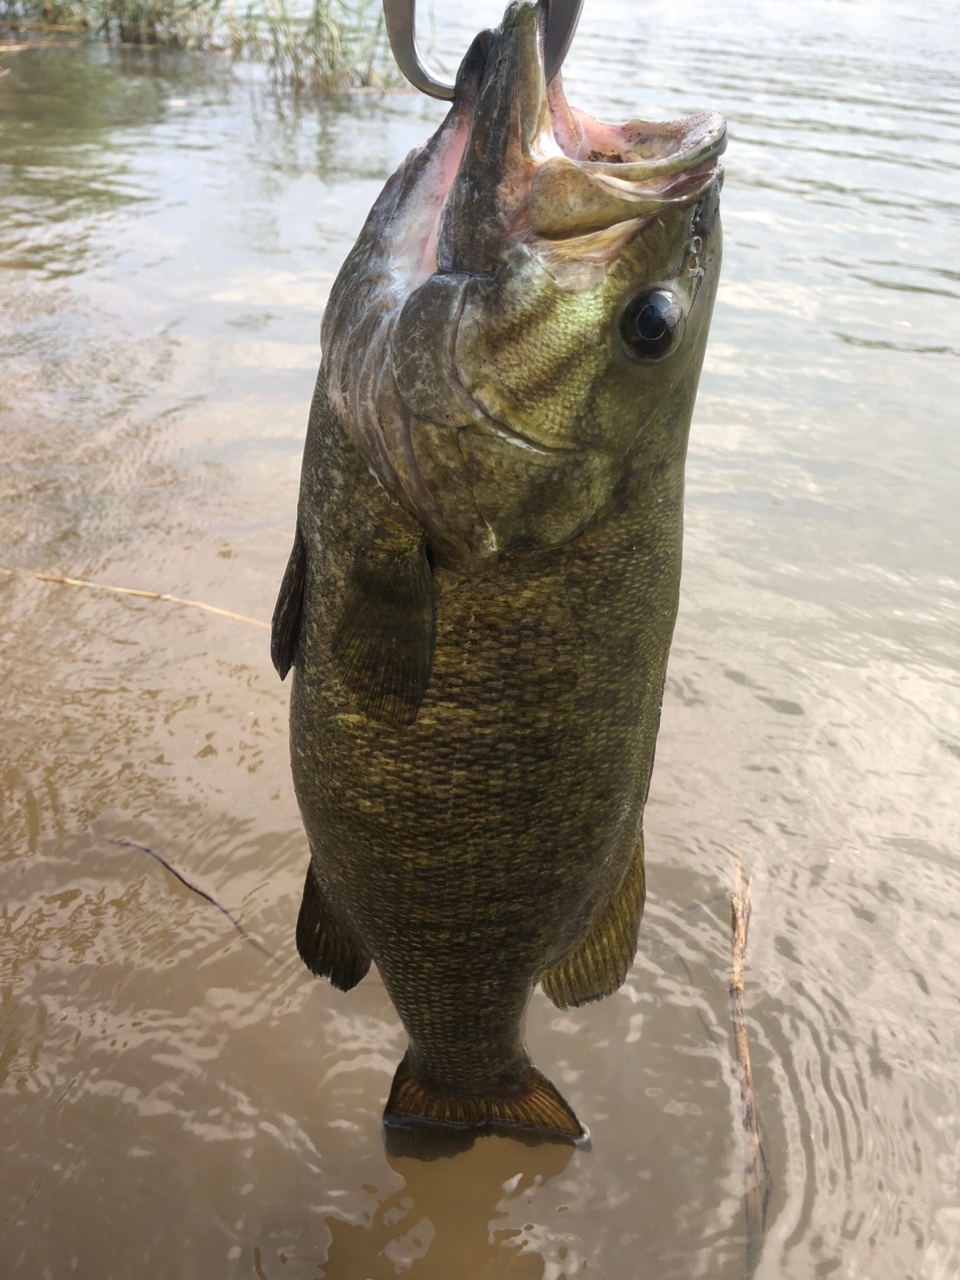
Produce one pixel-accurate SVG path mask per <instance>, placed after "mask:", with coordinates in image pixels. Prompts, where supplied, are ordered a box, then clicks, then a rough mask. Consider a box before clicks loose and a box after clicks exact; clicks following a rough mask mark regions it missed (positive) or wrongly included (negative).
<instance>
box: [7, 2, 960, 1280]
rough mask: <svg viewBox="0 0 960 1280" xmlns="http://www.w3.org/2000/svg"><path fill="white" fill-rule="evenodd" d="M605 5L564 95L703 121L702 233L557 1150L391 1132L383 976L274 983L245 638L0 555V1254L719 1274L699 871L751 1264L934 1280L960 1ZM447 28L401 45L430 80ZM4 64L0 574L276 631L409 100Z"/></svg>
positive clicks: (948, 881)
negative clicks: (635, 872) (391, 1138)
mask: <svg viewBox="0 0 960 1280" xmlns="http://www.w3.org/2000/svg"><path fill="white" fill-rule="evenodd" d="M448 7H450V8H452V7H453V6H448ZM497 7H498V6H497V5H491V4H488V3H483V4H479V5H477V6H476V8H475V9H472V10H471V15H472V19H473V21H475V22H476V24H477V25H479V23H480V22H481V21H488V22H489V21H495V20H496V17H497ZM638 12H640V11H639V10H638V9H637V8H636V7H635V6H634V5H633V4H632V3H629V2H628V0H587V4H586V14H585V16H584V19H583V30H582V31H581V33H580V34H579V36H578V38H577V41H576V43H575V45H574V50H573V52H572V54H571V56H570V58H569V60H568V63H567V73H566V80H567V85H568V91H569V94H570V97H571V99H572V100H573V101H575V102H577V103H579V104H582V105H584V106H586V107H588V108H589V109H592V110H595V111H597V112H598V113H600V114H605V113H607V114H609V115H611V116H612V117H615V118H616V117H620V118H623V117H626V116H628V115H636V114H648V115H653V116H656V117H660V118H667V117H670V116H674V115H678V114H682V113H685V112H688V111H692V110H695V109H697V108H700V107H712V108H715V109H717V110H720V111H722V112H723V113H724V114H725V115H726V116H727V118H728V121H729V125H730V147H729V152H728V156H727V164H726V167H727V182H726V186H725V189H724V226H725V236H726V256H725V264H724V271H723V277H722V280H721V288H720V298H719V302H718V306H717V311H716V315H715V319H714V324H713V330H712V337H711V343H710V347H709V349H708V355H707V364H706V368H705V373H704V377H703V382H702V385H701V393H700V399H699V402H698V406H697V412H696V415H695V419H694V426H693V432H692V437H691V452H690V461H689V466H688V503H687V535H686V562H685V577H684V584H683V598H682V605H681V614H680V620H679V624H678V628H677V634H676V640H675V644H674V649H673V655H672V658H671V668H670V678H669V687H668V694H667V699H666V703H665V707H664V715H663V725H662V729H661V734H660V741H659V748H658V762H657V769H656V772H655V776H654V783H653V789H652V794H651V798H650V803H649V805H648V809H647V818H646V828H647V844H648V874H649V889H650V896H649V899H648V906H647V912H646V916H645V919H644V924H643V928H642V931H641V945H640V951H639V954H638V956H637V961H636V964H635V966H634V969H633V972H632V974H631V976H630V978H629V980H628V983H627V985H626V986H625V987H624V989H623V990H622V991H621V992H620V993H618V994H617V995H616V996H614V997H612V998H611V999H609V1000H607V1001H605V1002H603V1003H602V1004H599V1005H594V1006H592V1007H589V1008H586V1009H583V1010H580V1011H575V1012H573V1013H566V1014H560V1013H558V1012H557V1011H556V1010H555V1009H554V1008H553V1007H552V1006H551V1005H549V1003H548V1002H547V1001H546V999H545V998H544V997H543V996H542V995H541V994H540V993H539V992H538V993H537V994H536V996H535V998H534V1001H533V1005H532V1008H531V1012H530V1019H529V1043H530V1048H531V1050H532V1052H533V1056H534V1058H535V1060H536V1061H537V1063H538V1064H539V1065H540V1066H541V1068H543V1069H544V1070H545V1071H546V1072H547V1073H548V1074H549V1075H551V1076H552V1077H553V1079H555V1080H556V1081H557V1083H558V1084H559V1085H560V1086H561V1087H562V1088H563V1090H564V1092H565V1093H566V1095H567V1096H568V1098H569V1099H570V1101H571V1103H572V1104H573V1105H574V1107H575V1108H576V1109H577V1111H578V1113H579V1114H580V1115H581V1116H582V1117H583V1118H584V1119H585V1121H586V1122H587V1123H588V1124H589V1126H590V1129H591V1133H592V1138H593V1148H592V1150H591V1151H589V1152H581V1151H571V1150H569V1149H567V1148H565V1147H549V1146H548V1147H539V1148H529V1147H526V1146H523V1145H521V1144H519V1143H517V1142H515V1141H512V1140H509V1139H503V1138H487V1139H484V1140H482V1141H480V1142H478V1143H477V1144H476V1146H475V1147H474V1148H473V1149H472V1150H471V1151H469V1152H468V1153H466V1154H463V1155H460V1156H458V1157H457V1158H456V1159H455V1160H453V1161H450V1160H438V1161H434V1162H419V1161H415V1160H411V1159H409V1158H406V1157H404V1156H397V1155H392V1154H390V1153H388V1152H386V1151H385V1149H384V1144H383V1139H382V1135H381V1128H380V1112H381V1109H382V1106H383V1102H384V1099H385V1097H386V1093H387V1090H388V1087H389V1082H390V1078H391V1075H392V1072H393V1069H394V1066H395V1064H396V1062H397V1060H398V1058H399V1056H400V1054H401V1052H402V1048H403V1033H402V1030H401V1028H400V1026H399V1024H398V1021H397V1019H396V1017H395V1015H394V1013H393V1011H392V1009H391V1007H390V1004H389V1002H388V1000H387V998H386V996H385V993H384V990H383V988H382V985H381V984H380V982H379V980H378V979H377V977H376V975H375V974H372V975H371V976H370V977H368V978H367V979H366V980H365V981H364V982H363V983H362V984H361V986H360V987H359V988H357V989H356V990H355V991H353V992H351V993H349V994H348V995H341V994H338V993H336V992H334V991H332V990H331V988H329V986H327V985H326V984H325V983H322V982H319V981H316V980H314V979H312V978H311V977H310V976H309V975H308V974H307V972H306V971H305V970H304V969H303V968H302V966H301V965H300V964H299V961H298V960H297V959H296V956H295V951H294V947H293V925H294V920H295V913H296V909H297V906H298V902H299V893H300V887H301V883H302V875H303V867H304V863H305V858H306V849H305V841H304V837H303V834H302V830H301V827H300V823H299V818H298V814H297V810H296V805H295V802H294V799H293V796H292V790H291V785H290V780H289V769H288V759H287V748H286V699H287V686H285V685H281V684H280V683H279V681H278V680H277V679H276V677H275V675H274V673H273V670H272V668H271V667H270V665H269V661H268V658H267V653H266V632H265V631H263V630H261V629H258V628H256V627H254V626H251V625H249V624H246V623H242V622H238V621H233V620H230V619H226V618H223V617H218V616H215V615H211V614H206V613H202V612H199V611H197V610H193V609H189V608H184V607H180V606H176V605H172V604H167V603H160V602H157V601H152V600H144V599H135V598H129V597H120V596H113V595H108V594H103V593H99V592H93V591H89V590H85V589H82V588H77V587H70V586H61V585H54V584H51V583H44V582H39V581H36V580H33V579H29V578H24V577H20V576H4V575H0V640H2V650H0V652H2V659H0V661H2V664H3V681H4V694H5V696H4V699H3V703H2V706H0V819H2V835H0V878H2V902H3V905H2V907H0V984H2V988H0V989H2V995H0V1001H2V1003H0V1009H2V1014H0V1017H2V1025H0V1120H2V1136H3V1159H2V1162H0V1266H2V1270H3V1274H4V1275H5V1276H17V1277H21V1276H22V1277H31V1278H33V1277H38V1278H39V1277H55V1278H56V1280H60V1277H63V1276H67V1275H71V1274H76V1275H79V1276H81V1277H86V1276H90V1277H97V1278H98V1280H108V1278H109V1277H116V1278H117V1280H120V1278H123V1280H126V1277H128V1276H131V1275H140V1274H144V1273H145V1271H147V1270H149V1272H150V1274H156V1275H158V1276H163V1277H184V1278H185V1280H193V1278H194V1277H206V1276H229V1277H234V1276H237V1277H241V1276H259V1277H261V1280H262V1278H263V1277H268V1278H270V1280H276V1278H278V1277H280V1276H283V1277H285V1278H287V1280H297V1278H300V1277H303V1278H306V1277H321V1276H327V1277H337V1278H338V1280H339V1278H341V1277H342V1278H344V1280H379V1278H380V1277H391V1276H395V1275H411V1276H413V1277H414V1278H415V1280H434V1278H435V1280H440V1278H441V1277H442V1278H443V1280H448V1278H449V1277H450V1276H452V1275H456V1274H459V1275H462V1276H464V1277H468V1278H470V1280H472V1278H473V1277H475V1276H476V1277H479V1276H484V1277H486V1276H510V1277H522V1278H523V1280H561V1277H572V1276H578V1277H579V1276H605V1277H615V1278H617V1280H620V1278H624V1280H625V1278H628V1277H636V1276H643V1277H647V1276H651V1277H652V1276H656V1277H658V1280H668V1278H670V1277H676V1278H678V1280H679V1278H681V1277H691V1276H709V1277H711V1278H714V1277H716V1278H720V1280H727V1278H729V1280H733V1278H735V1277H740V1276H742V1275H743V1271H744V1262H743V1256H744V1226H743V1213H742V1198H741V1197H742V1188H743V1180H742V1147H741V1128H740V1099H739V1089H738V1085H737V1080H736V1076H735V1074H734V1072H733V1069H732V1066H731V1063H732V1057H731V1054H732V1041H731V1033H730V1021H729V1000H728V993H727V983H728V981H729V919H728V905H727V896H728V894H729V889H730V885H731V883H732V874H733V859H734V856H735V855H736V854H739V855H740V856H741V857H742V858H743V862H744V866H745V868H746V869H747V870H748V871H749V872H751V873H752V874H753V876H754V886H753V903H754V911H753V919H752V923H751V931H750V939H749V948H748V965H747V973H746V979H747V1009H748V1019H749V1033H750V1039H751V1046H752V1051H753V1059H754V1077H755V1086H756V1093H757V1102H758V1107H759V1111H760V1115H761V1120H762V1123H763V1127H764V1133H765V1146H766V1153H767V1159H768V1162H769V1165H770V1170H771V1173H772V1177H773V1195H772V1199H771V1203H770V1210H769V1215H768V1230H767V1238H766V1246H765V1251H764V1256H763V1259H762V1261H761V1264H760V1268H759V1271H758V1273H757V1274H758V1275H759V1276H760V1277H766V1278H768V1280H770V1278H773V1277H789V1278H790V1280H806V1278H807V1277H819V1276H827V1275H837V1276H845V1277H864V1278H869V1280H904V1278H905V1277H910V1278H911V1280H956V1278H957V1277H958V1276H960V1096H958V1086H957V1066H956V1064H957V1060H958V1057H960V982H958V977H957V975H958V972H960V927H958V924H960V819H958V814H957V796H958V785H960V703H958V686H960V642H958V637H960V630H958V626H960V606H958V598H960V597H958V580H960V552H958V549H957V548H958V544H960V502H958V486H960V441H958V437H957V432H956V407H955V406H956V404H957V402H958V398H960V312H958V306H957V303H958V297H960V270H958V268H957V260H958V254H957V250H958V248H960V236H958V222H960V186H958V182H957V165H958V162H960V73H958V71H957V69H956V59H955V58H954V57H953V56H952V54H951V53H950V51H951V50H952V49H956V48H957V47H958V44H960V24H958V20H957V17H956V12H955V9H954V8H953V7H952V6H949V5H947V4H946V3H945V0H937V2H935V3H933V4H931V5H927V6H923V7H922V8H920V7H917V6H913V5H907V4H905V3H893V2H892V0H891V2H881V3H875V4H866V3H858V2H856V0H851V2H849V3H839V2H836V3H813V4H809V5H803V6H800V5H796V6H784V5H780V4H774V3H773V2H772V0H768V2H765V3H756V4H734V5H732V6H727V7H725V8H724V7H721V8H719V9H718V8H717V7H716V6H713V5H707V4H706V3H704V2H703V0H696V3H693V4H688V5H685V6H671V5H668V4H666V3H651V4H648V5H644V6H643V8H642V25H641V24H640V22H639V21H638V18H637V16H636V15H637V14H638ZM440 17H441V18H442V17H443V14H442V11H441V14H440ZM468 35H469V33H468V32H467V31H466V28H465V27H464V26H463V25H462V24H461V25H460V26H459V27H457V26H456V25H454V24H449V25H447V26H443V25H440V26H439V27H438V31H437V36H436V43H437V54H438V56H440V55H445V57H446V59H447V64H448V66H451V65H453V63H454V62H455V59H456V54H457V52H458V51H459V50H461V49H462V48H463V47H464V46H465V43H466V40H467V38H468ZM6 68H9V73H8V74H7V75H4V76H2V78H0V165H2V168H0V211H2V212H0V326H2V328H0V354H2V363H0V441H2V456H3V461H4V464H5V465H4V468H3V471H2V474H0V563H3V564H4V565H7V566H13V567H16V568H19V569H25V570H30V571H34V572H41V573H47V572H52V573H54V574H67V575H69V576H72V577H77V578H85V579H93V580H95V581H98V582H105V583H115V584H120V585H126V586H133V587H139V588H145V589H148V590H157V591H161V592H170V593H173V594H175V595H178V596H182V597H188V598H191V599H199V600H204V601H208V602H210V603H213V604H215V605H218V606H221V607H223V608H225V609H228V610H232V611H235V612H238V613H240V614H244V615H248V616H252V617H254V618H260V619H266V618H268V617H269V614H270V612H271V610H272V606H273V601H274V596H275V592H276V588H277V584H278V582H279V578H280V574H281V572H282V569H283V565H284V563H285V560H286V555H287V552H288V549H289V542H290V536H291V531H292V526H293V517H294V509H295V502H296V488H297V476H298V470H299V459H300V450H301V447H302V438H303V430H304V426H305V420H306V408H307V404H308V401H309V397H310V393H311V389H312V383H313V378H314V374H315V369H316V364H317V359H318V350H317V347H318V326H319V318H320V314H321V311H322V308H323V303H324V300H325V297H326V294H327V291H328V289H329V286H330V283H331V280H332V278H333V275H334V274H335V272H336V270H337V267H338V265H339V263H340V261H341V259H342V258H343V256H344V254H345V252H346V250H347V248H348V247H349V245H350V243H351V242H352V239H353V237H354V235H355V234H356V231H357V228H358V225H359V222H360V220H361V218H362V216H363V215H364V214H365V212H366V209H367V208H368V207H369V205H370V203H371V202H372V200H373V198H374V196H375V194H376V193H377V191H378V190H379V188H380V186H381V185H382V183H383V181H384V180H385V178H386V176H387V175H388V174H389V172H390V171H391V170H392V168H394V167H395V166H396V164H397V163H398V161H399V160H400V158H401V157H402V156H403V155H404V154H405V152H406V151H407V150H408V149H409V148H410V147H411V146H413V145H414V144H415V143H416V142H418V141H419V140H420V139H422V138H423V137H424V136H425V134H426V133H427V132H428V130H429V129H430V128H431V127H432V124H433V122H435V121H437V120H438V119H439V118H440V116H441V114H442V107H440V106H439V105H438V104H435V103H429V102H426V101H424V100H421V99H420V98H418V97H416V96H415V95H412V94H397V95H391V96H389V97H387V98H386V99H379V98H376V97H371V96H366V95H358V96H356V97H353V98H350V99H348V100H345V101H341V102H338V103H336V104H321V105H309V106H306V105H305V106H303V107H301V108H295V107H293V106H292V105H290V104H289V103H288V104H284V105H281V104H278V103H276V102H275V101H274V100H272V99H271V98H270V97H269V95H267V94H265V93H264V92H263V91H262V90H261V89H259V88H258V87H257V85H256V83H255V82H254V81H253V80H252V79H251V78H250V76H249V75H248V74H237V73H232V72H231V70H230V68H229V66H228V65H227V63H226V61H225V60H223V59H219V58H216V57H209V58H191V57H186V56H184V57H174V56H169V57H166V56H165V57H161V56H156V55H151V54H149V53H136V52H125V53H122V52H111V53H108V52H105V51H103V50H99V49H84V48H80V49H43V50H35V51H32V52H30V51H25V52H18V53H0V72H2V71H3V70H4V69H6ZM118 840H119V841H131V842H137V843H139V844H142V845H146V846H148V847H149V848H151V849H153V850H155V851H157V852H159V853H161V854H162V855H163V856H164V857H165V858H167V859H168V860H169V861H170V862H171V863H172V864H173V865H174V866H176V867H177V868H178V869H179V870H180V871H181V872H182V873H183V874H184V875H186V876H187V877H188V878H189V879H191V880H192V881H194V882H195V883H196V884H197V885H199V886H200V887H202V888H203V889H205V890H206V891H208V892H210V893H212V894H213V895H215V896H216V897H217V898H218V900H219V901H220V902H221V903H223V904H224V905H225V906H227V907H228V908H229V909H230V910H231V911H232V912H233V913H234V914H235V915H236V916H237V917H238V918H239V919H240V920H241V921H242V923H243V925H244V927H245V928H246V929H247V930H248V931H249V932H250V934H251V935H252V936H253V937H254V938H255V939H257V940H258V941H259V942H260V943H261V944H262V945H263V946H264V947H265V948H266V949H267V950H268V951H269V952H270V953H271V957H272V958H267V957H265V956H264V955H262V954H261V953H260V952H258V951H257V950H256V949H255V948H254V947H252V946H251V945H250V944H249V943H248V942H246V941H245V940H244V939H243V938H242V937H241V936H239V935H238V934H237V933H236V932H235V931H234V930H233V929H232V928H231V926H230V924H229V922H228V921H227V920H226V919H225V918H224V916H223V915H222V914H220V913H219V912H217V911H216V910H215V909H214V908H213V907H212V906H210V905H209V904H208V903H207V902H205V901H204V900H203V899H202V898H201V897H199V896H197V895H196V894H194V893H192V892H191V891H190V890H189V889H188V888H186V887H184V885H182V884H181V883H180V882H178V881H177V880H176V879H175V878H174V877H173V876H171V875H170V874H169V873H168V872H167V871H165V870H164V869H163V868H162V867H161V866H159V865H158V864H157V863H156V862H155V861H153V860H152V859H150V858H149V857H147V856H146V855H145V854H144V853H142V852H140V851H139V850H137V849H135V848H130V847H128V846H126V845H119V844H116V843H113V842H115V841H118Z"/></svg>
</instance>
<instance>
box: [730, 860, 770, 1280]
mask: <svg viewBox="0 0 960 1280" xmlns="http://www.w3.org/2000/svg"><path fill="white" fill-rule="evenodd" d="M752 886H753V877H752V876H751V877H750V879H749V880H748V881H747V889H746V892H745V893H744V892H743V881H742V877H741V872H740V859H739V858H738V859H737V865H736V872H735V880H734V892H733V897H732V898H731V899H730V922H731V925H732V929H733V977H732V979H731V982H730V1004H731V1008H732V1012H733V1032H734V1039H735V1043H736V1050H737V1067H738V1069H739V1075H740V1096H741V1098H742V1099H743V1129H744V1133H745V1135H746V1150H745V1152H744V1168H743V1179H744V1188H743V1203H744V1214H745V1217H746V1223H747V1280H750V1277H751V1276H752V1275H753V1273H754V1272H755V1271H756V1268H757V1263H758V1262H759V1261H760V1253H761V1250H762V1248H763V1236H764V1231H765V1229H766V1221H767V1205H768V1203H769V1201H770V1187H771V1178H770V1171H769V1169H768V1168H767V1161H766V1157H765V1156H764V1154H763V1145H762V1143H761V1141H760V1126H759V1122H758V1119H757V1105H756V1102H755V1100H754V1096H753V1076H752V1073H751V1070H750V1047H749V1045H748V1043H747V1023H746V1016H745V1014H744V1011H743V962H744V955H745V953H746V950H747V925H748V924H749V921H750V889H751V887H752Z"/></svg>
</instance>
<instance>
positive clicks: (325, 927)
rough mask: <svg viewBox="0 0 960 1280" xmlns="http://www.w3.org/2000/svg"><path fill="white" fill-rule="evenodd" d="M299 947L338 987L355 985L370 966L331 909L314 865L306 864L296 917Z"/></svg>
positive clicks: (304, 957) (312, 965) (321, 975)
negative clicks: (300, 899) (304, 881)
mask: <svg viewBox="0 0 960 1280" xmlns="http://www.w3.org/2000/svg"><path fill="white" fill-rule="evenodd" d="M297 950H298V951H299V953H300V959H301V960H302V961H303V963H304V964H305V965H306V966H307V968H308V969H309V970H310V972H311V973H315V974H316V975H317V977H318V978H329V979H330V981H331V982H332V983H333V985H334V986H335V987H336V988H337V989H338V990H339V991H349V990H350V988H351V987H355V986H356V985H357V983H358V982H359V981H360V979H361V978H362V977H364V976H365V974H366V972H367V970H368V969H369V968H370V957H369V956H368V955H367V954H366V952H365V951H364V950H363V949H362V948H361V947H360V946H358V945H357V943H356V942H354V940H353V939H352V938H351V937H350V936H349V934H347V932H346V931H345V930H344V928H343V926H342V925H340V924H339V923H338V922H337V920H336V919H335V917H334V915H333V913H332V912H331V910H330V907H329V906H328V904H327V900H326V898H324V896H323V890H322V889H321V888H320V886H319V884H318V883H317V877H316V876H315V875H314V871H313V866H312V865H311V866H308V867H307V879H306V883H305V884H304V886H303V901H302V902H301V903H300V914H299V916H298V917H297Z"/></svg>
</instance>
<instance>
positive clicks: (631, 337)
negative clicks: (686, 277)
mask: <svg viewBox="0 0 960 1280" xmlns="http://www.w3.org/2000/svg"><path fill="white" fill-rule="evenodd" d="M682 323H683V312H682V311H681V310H680V306H679V304H678V303H677V300H676V298H674V297H673V295H672V294H669V293H667V292H666V290H664V289H654V290H653V291H652V292H650V293H641V294H639V296H638V297H636V298H634V299H633V301H632V302H630V303H628V304H627V307H626V310H625V311H624V313H623V315H622V316H621V317H620V336H621V337H622V338H623V340H624V342H625V343H626V345H627V350H628V351H630V352H632V353H633V355H635V356H639V357H640V358H641V359H643V360H656V359H657V358H658V357H660V356H665V355H666V354H667V352H668V351H670V350H671V349H672V348H673V347H674V346H675V344H676V342H677V340H678V338H679V337H680V331H681V327H682Z"/></svg>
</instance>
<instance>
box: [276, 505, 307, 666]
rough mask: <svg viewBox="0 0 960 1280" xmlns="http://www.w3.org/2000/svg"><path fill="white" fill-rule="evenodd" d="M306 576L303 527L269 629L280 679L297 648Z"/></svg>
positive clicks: (288, 565) (298, 532)
mask: <svg viewBox="0 0 960 1280" xmlns="http://www.w3.org/2000/svg"><path fill="white" fill-rule="evenodd" d="M306 576H307V549H306V547H305V546H304V542H303V539H302V538H301V537H300V530H299V528H298V529H297V532H296V536H295V537H294V540H293V550H292V551H291V552H290V559H289V560H288V561H287V567H286V569H285V570H284V573H283V581H282V582H281V583H280V593H279V595H278V596H277V603H276V607H275V608H274V610H273V625H272V627H271V631H270V658H271V660H272V662H273V665H274V666H275V667H276V669H277V675H278V676H279V677H280V679H281V680H285V679H286V678H287V672H288V671H289V670H290V668H291V667H292V666H293V662H294V658H295V656H296V652H297V636H298V635H299V633H300V611H301V609H302V608H303V584H304V582H305V580H306Z"/></svg>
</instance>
